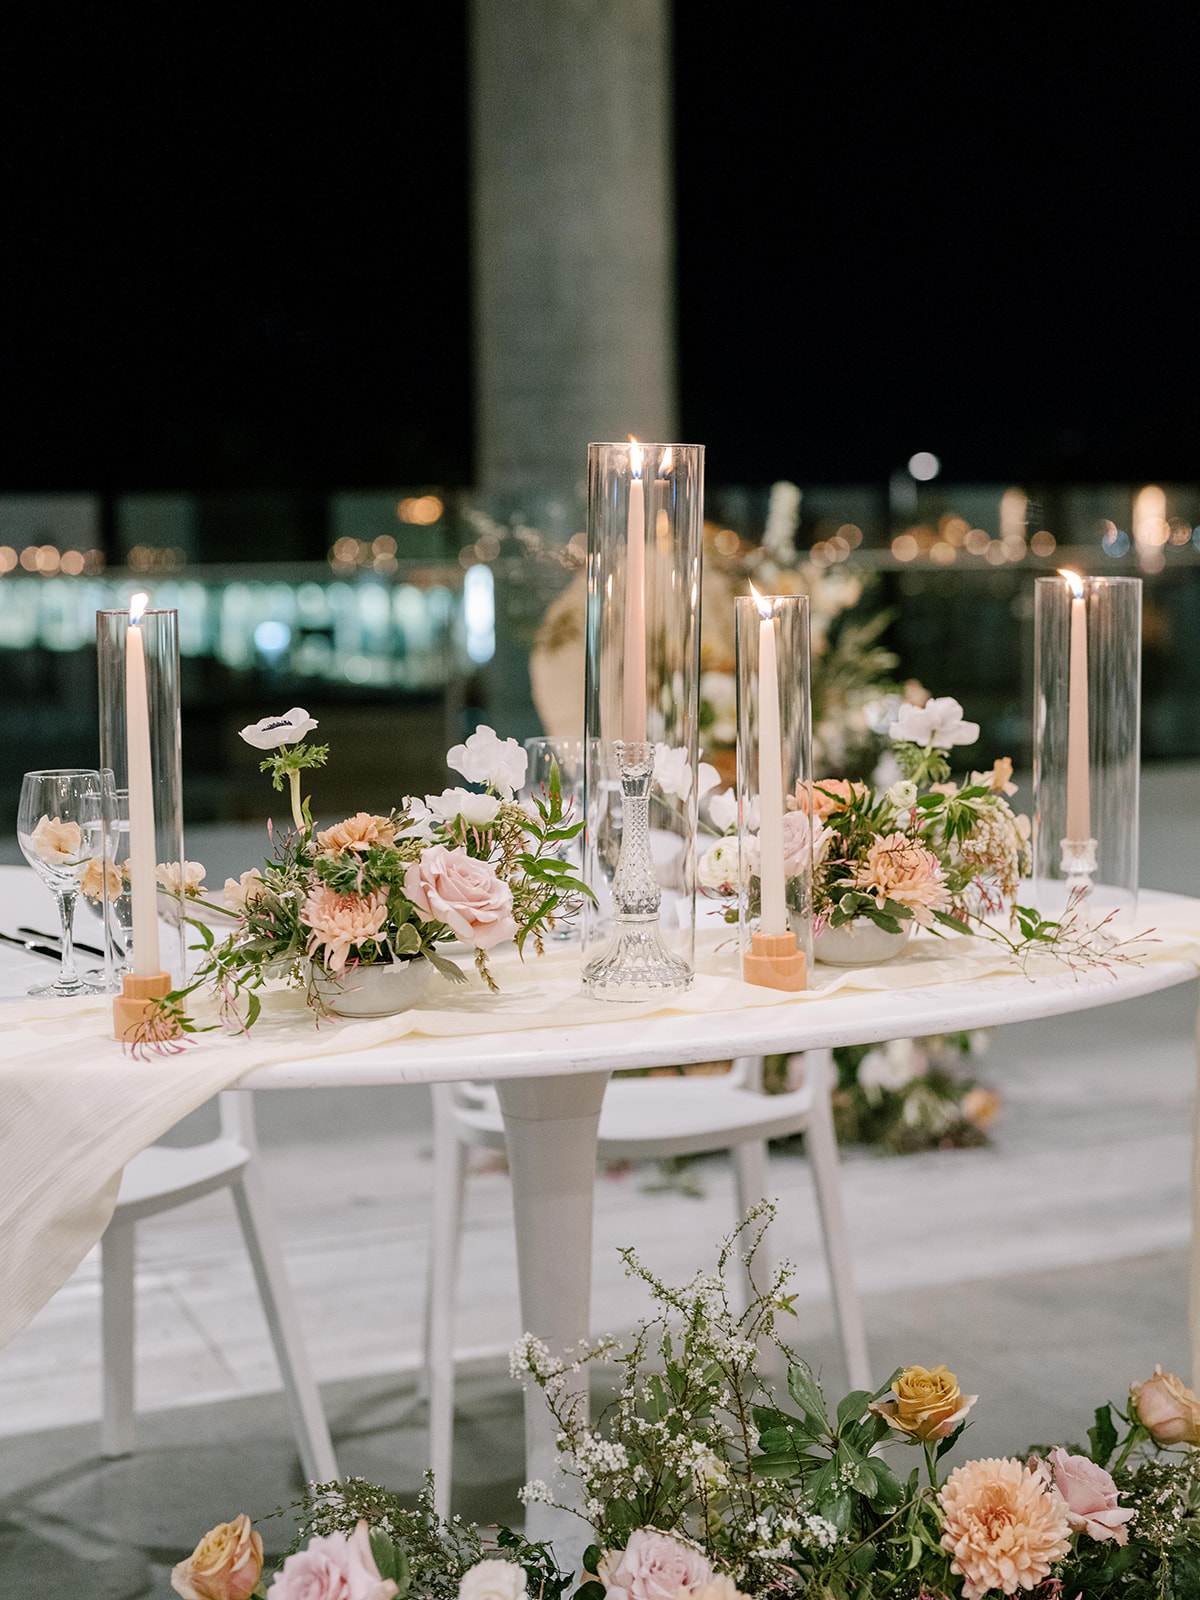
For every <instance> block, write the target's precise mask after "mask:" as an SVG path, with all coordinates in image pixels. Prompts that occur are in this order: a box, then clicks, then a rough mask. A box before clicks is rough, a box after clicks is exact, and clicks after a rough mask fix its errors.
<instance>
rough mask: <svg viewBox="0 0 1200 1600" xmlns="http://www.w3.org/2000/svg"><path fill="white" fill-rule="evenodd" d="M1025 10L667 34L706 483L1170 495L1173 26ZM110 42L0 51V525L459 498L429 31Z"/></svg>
mask: <svg viewBox="0 0 1200 1600" xmlns="http://www.w3.org/2000/svg"><path fill="white" fill-rule="evenodd" d="M1051 9H1052V8H1046V7H1006V8H998V7H991V8H982V7H977V6H976V7H963V6H961V5H960V6H949V5H940V4H938V5H925V6H921V7H919V8H918V7H895V6H891V7H883V6H859V7H850V6H834V5H831V4H824V5H820V6H817V5H812V4H809V5H805V6H796V7H783V6H778V7H763V6H754V7H751V6H737V5H730V4H728V3H723V4H717V3H715V0H713V3H710V0H690V3H688V4H683V3H682V0H680V3H679V5H678V6H677V15H676V24H675V27H676V36H675V57H676V157H677V171H678V258H679V327H680V363H681V375H682V395H681V409H682V432H683V434H684V436H685V437H689V438H697V439H701V440H703V441H704V442H705V443H706V444H707V445H708V446H709V463H710V471H711V475H712V477H713V478H714V480H716V481H721V482H727V483H728V482H748V483H755V482H766V481H769V480H770V479H772V478H775V477H778V476H781V475H787V476H791V477H795V478H798V479H800V480H801V481H805V482H814V481H836V480H848V481H854V480H857V481H864V480H869V479H878V478H881V477H885V476H886V475H887V474H888V473H889V472H891V471H892V470H893V469H894V468H895V467H897V466H899V465H901V464H902V463H903V462H904V461H905V460H906V459H907V457H908V456H909V455H910V454H911V453H912V451H914V450H917V449H932V450H934V451H936V452H937V453H938V454H939V455H940V456H941V457H942V460H943V462H944V470H945V473H946V475H947V476H948V477H949V478H951V479H953V480H957V481H964V480H970V479H982V480H991V481H994V480H1001V479H1002V480H1009V479H1019V478H1026V479H1030V480H1037V479H1039V478H1041V479H1055V478H1057V479H1073V478H1078V479H1100V480H1106V479H1107V480H1115V479H1123V478H1141V477H1150V476H1153V477H1161V478H1168V479H1170V478H1181V479H1197V478H1200V401H1198V400H1197V397H1196V385H1195V376H1194V373H1195V366H1196V350H1197V331H1198V330H1197V322H1198V319H1200V311H1198V310H1197V305H1198V299H1200V295H1198V291H1197V286H1196V272H1195V266H1196V262H1197V257H1198V250H1197V245H1198V243H1200V241H1198V239H1197V233H1198V231H1200V224H1198V222H1197V205H1196V197H1197V194H1200V182H1198V178H1200V173H1198V172H1197V167H1198V166H1200V156H1198V154H1197V139H1196V136H1195V117H1194V113H1193V111H1192V108H1191V102H1192V97H1193V81H1192V80H1193V77H1194V69H1195V61H1196V45H1197V42H1198V41H1197V37H1196V35H1197V24H1196V22H1195V21H1194V20H1190V19H1189V20H1186V21H1181V20H1180V14H1179V13H1180V9H1181V8H1177V10H1176V13H1175V14H1174V15H1171V14H1170V13H1169V12H1168V11H1166V10H1163V11H1162V12H1157V11H1155V10H1154V9H1153V8H1149V7H1146V6H1140V7H1137V8H1129V9H1128V10H1127V11H1126V13H1125V21H1124V22H1123V24H1122V25H1121V27H1120V28H1119V29H1118V27H1117V26H1116V25H1115V24H1113V23H1111V22H1110V21H1105V22H1104V24H1103V25H1101V24H1099V23H1098V21H1097V14H1096V13H1091V14H1088V13H1086V12H1083V11H1082V10H1081V11H1079V12H1078V13H1076V15H1075V16H1069V15H1068V14H1067V12H1066V8H1053V9H1055V10H1056V13H1057V14H1056V15H1055V16H1053V17H1049V16H1048V14H1047V13H1048V12H1049V11H1050V10H1051ZM139 10H140V11H141V14H140V15H139V16H138V18H137V22H136V26H135V25H134V24H133V23H131V22H129V21H128V20H125V19H123V18H121V17H118V16H114V15H112V14H110V13H108V12H105V11H103V10H96V11H94V12H92V13H91V15H90V16H89V17H88V18H87V19H86V20H80V19H78V18H76V19H75V20H74V22H73V25H72V26H71V27H70V28H69V29H68V28H67V26H66V21H65V14H64V13H62V12H50V11H48V10H45V9H41V10H36V11H35V10H34V8H32V7H30V8H28V9H27V11H26V13H25V15H24V20H23V21H22V22H20V24H19V25H18V24H16V23H14V22H11V20H10V23H9V24H7V25H6V31H7V37H6V39H5V93H4V96H3V104H2V106H0V133H2V135H3V153H4V161H3V168H4V170H3V179H2V183H3V193H2V196H0V198H2V205H3V212H2V216H3V237H2V241H0V489H3V490H17V489H22V490H43V489H45V490H48V489H64V488H81V489H83V488H95V489H102V490H118V489H125V490H130V489H148V488H188V489H197V490H201V489H223V488H232V489H236V488H260V487H280V488H301V489H312V490H325V489H332V488H336V487H341V486H369V485H371V484H393V483H405V482H410V483H424V482H444V483H448V484H456V483H460V484H461V483H469V482H470V481H471V475H472V448H473V441H472V417H471V370H470V360H471V341H470V282H469V266H468V259H467V249H468V229H469V219H468V209H467V207H468V187H469V177H468V168H467V134H466V117H467V104H468V96H467V85H466V60H465V57H466V24H465V14H464V8H463V7H462V6H460V5H457V4H447V3H440V4H438V5H436V6H428V7H424V8H416V7H407V6H405V7H399V6H393V7H381V8H375V9H373V10H370V11H366V10H365V9H364V10H363V11H359V12H352V13H347V14H342V15H338V14H334V13H331V12H329V11H327V10H326V9H324V8H322V9H318V8H316V7H312V6H305V7H300V6H296V7H291V8H288V9H287V10H286V11H282V10H281V11H277V12H276V11H272V13H271V14H270V15H269V16H267V15H262V16H259V15H257V14H255V13H254V12H253V9H252V10H251V11H249V12H243V14H242V15H241V16H240V17H238V19H237V20H236V22H235V23H234V24H233V25H232V26H231V27H230V28H229V29H225V28H221V27H219V26H218V23H217V20H216V16H215V14H210V15H204V14H201V13H200V12H198V11H197V10H195V9H191V10H189V11H187V12H181V11H179V10H178V9H175V8H159V9H156V10H151V9H150V8H145V9H142V8H139ZM19 15H20V12H19V11H18V16H19ZM1079 19H1082V21H1083V23H1085V25H1078V26H1077V25H1076V23H1077V21H1078V20H1079ZM1101 28H1102V31H1101Z"/></svg>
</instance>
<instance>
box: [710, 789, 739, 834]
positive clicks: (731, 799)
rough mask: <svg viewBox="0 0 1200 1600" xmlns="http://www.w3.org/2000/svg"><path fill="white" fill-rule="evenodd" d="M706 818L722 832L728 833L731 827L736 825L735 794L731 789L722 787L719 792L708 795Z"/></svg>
mask: <svg viewBox="0 0 1200 1600" xmlns="http://www.w3.org/2000/svg"><path fill="white" fill-rule="evenodd" d="M708 820H709V821H710V822H711V823H712V825H713V827H714V828H719V829H720V830H721V832H722V833H728V832H729V831H730V829H731V828H734V827H736V825H737V795H736V794H735V793H734V791H733V790H732V789H723V790H722V791H721V793H720V794H710V795H709V797H708Z"/></svg>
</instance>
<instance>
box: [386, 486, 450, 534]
mask: <svg viewBox="0 0 1200 1600" xmlns="http://www.w3.org/2000/svg"><path fill="white" fill-rule="evenodd" d="M444 509H445V508H444V507H443V505H442V502H441V501H440V500H439V499H438V497H437V495H436V494H420V495H414V496H411V497H409V498H408V499H406V500H401V502H400V504H399V505H398V506H397V507H396V515H397V516H398V517H399V518H400V521H401V522H408V523H411V524H412V525H413V526H414V527H418V528H427V527H429V525H430V524H431V523H434V522H436V521H437V520H438V518H439V517H440V516H441V514H442V511H443V510H444Z"/></svg>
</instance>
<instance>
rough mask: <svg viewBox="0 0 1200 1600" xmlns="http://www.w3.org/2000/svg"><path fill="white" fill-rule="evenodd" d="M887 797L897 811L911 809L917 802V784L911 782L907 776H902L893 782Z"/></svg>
mask: <svg viewBox="0 0 1200 1600" xmlns="http://www.w3.org/2000/svg"><path fill="white" fill-rule="evenodd" d="M886 798H887V799H888V800H890V801H891V803H892V804H893V805H894V806H895V808H896V810H897V811H911V810H912V808H913V806H914V805H916V803H917V786H916V784H915V783H910V782H909V780H908V779H907V778H900V779H898V780H897V782H895V783H894V784H892V786H891V788H890V789H889V790H888V792H887V796H886Z"/></svg>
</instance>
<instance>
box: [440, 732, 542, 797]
mask: <svg viewBox="0 0 1200 1600" xmlns="http://www.w3.org/2000/svg"><path fill="white" fill-rule="evenodd" d="M446 765H447V766H448V767H451V768H453V770H454V771H455V772H461V773H462V775H463V777H464V778H466V780H467V782H468V783H486V784H490V785H491V787H492V788H493V789H499V791H500V793H501V794H502V795H503V796H504V798H505V799H506V800H511V799H512V797H513V795H514V794H515V793H516V792H517V790H518V789H519V788H520V787H521V785H522V784H523V783H524V782H525V768H526V767H527V766H528V765H529V757H528V756H527V755H526V753H525V751H524V750H522V748H521V746H520V745H519V744H518V743H517V741H516V740H515V739H502V738H501V737H500V736H499V734H498V733H496V731H495V729H493V728H486V727H484V728H476V729H475V732H474V733H473V734H472V735H471V736H470V738H469V739H468V740H467V742H466V744H456V745H455V746H454V748H453V749H452V750H450V751H448V752H447V754H446Z"/></svg>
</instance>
